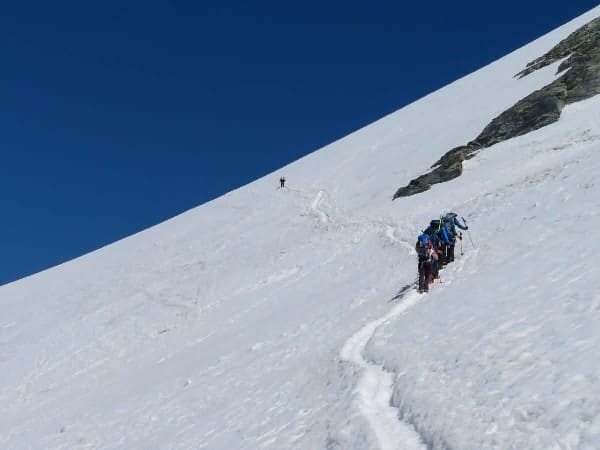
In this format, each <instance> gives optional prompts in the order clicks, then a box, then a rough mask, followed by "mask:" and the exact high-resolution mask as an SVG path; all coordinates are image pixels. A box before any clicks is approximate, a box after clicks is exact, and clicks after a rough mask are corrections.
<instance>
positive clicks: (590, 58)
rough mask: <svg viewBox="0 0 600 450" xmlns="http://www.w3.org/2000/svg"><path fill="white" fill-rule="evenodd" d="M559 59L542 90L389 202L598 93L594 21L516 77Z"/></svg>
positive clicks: (599, 47) (598, 24) (599, 58)
mask: <svg viewBox="0 0 600 450" xmlns="http://www.w3.org/2000/svg"><path fill="white" fill-rule="evenodd" d="M564 58H567V59H565V61H563V62H562V63H561V64H560V66H559V68H558V73H561V72H565V71H566V72H565V73H564V74H563V75H562V76H561V77H560V78H558V79H557V80H556V81H554V82H553V83H551V84H549V85H548V86H546V87H544V88H542V89H540V90H538V91H535V92H533V93H532V94H530V95H528V96H527V97H525V98H524V99H522V100H520V101H519V102H517V104H515V105H514V106H512V107H511V108H509V109H508V110H506V111H504V112H503V113H502V114H500V115H499V116H498V117H496V118H495V119H494V120H492V121H491V122H490V124H489V125H488V126H486V127H485V128H484V130H483V131H482V132H481V134H480V135H479V136H477V137H476V138H475V139H474V140H473V141H471V142H469V143H468V144H467V145H464V146H461V147H457V148H454V149H452V150H450V151H448V152H447V153H446V154H445V155H444V156H442V157H441V158H440V159H439V160H438V161H437V162H436V163H435V164H434V165H433V166H431V169H432V170H431V171H429V172H427V173H426V174H424V175H421V176H419V177H418V178H415V179H414V180H412V181H411V182H410V183H409V184H408V185H407V186H404V187H402V188H400V189H398V190H397V191H396V193H395V194H394V197H393V198H394V199H396V198H398V197H407V196H409V195H414V194H418V193H420V192H424V191H426V190H428V189H429V188H431V186H432V185H433V184H437V183H443V182H444V181H449V180H451V179H453V178H456V177H458V176H460V175H461V174H462V162H463V161H464V160H466V159H469V158H472V157H473V156H474V154H475V153H476V152H478V151H480V150H482V149H484V148H487V147H490V146H492V145H494V144H497V143H499V142H502V141H505V140H507V139H511V138H513V137H517V136H521V135H523V134H527V133H529V132H531V131H534V130H537V129H539V128H542V127H545V126H546V125H549V124H551V123H554V122H556V121H557V120H558V119H559V118H560V115H561V112H562V109H563V108H564V106H565V105H567V104H569V103H574V102H578V101H581V100H585V99H587V98H590V97H593V96H594V95H596V94H598V93H600V17H599V18H596V19H594V20H593V21H591V22H590V23H588V24H586V25H585V26H583V27H581V28H580V29H579V30H577V31H575V32H574V33H572V34H571V35H570V36H569V37H568V38H566V39H565V40H563V41H561V42H560V43H559V44H558V45H557V46H556V47H554V48H553V49H552V50H550V51H549V52H548V53H546V54H545V55H544V56H542V57H540V58H538V59H536V60H535V61H532V62H530V63H529V64H528V65H527V67H526V68H525V69H524V70H523V71H521V72H519V73H518V74H517V75H515V76H516V77H519V78H523V77H525V76H527V75H529V74H531V73H533V72H535V71H536V70H539V69H541V68H543V67H546V66H548V65H550V64H553V63H555V62H557V61H559V60H561V59H564Z"/></svg>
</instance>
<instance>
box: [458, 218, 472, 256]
mask: <svg viewBox="0 0 600 450" xmlns="http://www.w3.org/2000/svg"><path fill="white" fill-rule="evenodd" d="M461 219H462V220H463V222H464V224H465V225H466V226H467V227H469V224H468V223H467V221H466V220H465V218H464V217H461ZM466 232H467V235H468V236H469V240H470V241H471V245H472V246H473V248H475V244H474V243H473V238H472V237H471V232H470V231H469V230H466Z"/></svg>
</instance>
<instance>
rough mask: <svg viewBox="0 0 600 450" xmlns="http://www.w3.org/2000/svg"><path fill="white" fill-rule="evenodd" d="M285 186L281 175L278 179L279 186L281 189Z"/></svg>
mask: <svg viewBox="0 0 600 450" xmlns="http://www.w3.org/2000/svg"><path fill="white" fill-rule="evenodd" d="M284 187H285V177H281V178H280V179H279V188H280V189H283V188H284Z"/></svg>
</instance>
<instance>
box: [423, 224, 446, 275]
mask: <svg viewBox="0 0 600 450" xmlns="http://www.w3.org/2000/svg"><path fill="white" fill-rule="evenodd" d="M423 233H426V234H427V235H429V237H430V238H431V240H432V241H433V248H434V249H435V251H436V252H437V254H438V261H437V262H436V264H435V266H436V267H435V268H434V272H435V275H436V277H437V272H438V270H439V269H440V268H441V267H444V266H445V265H446V264H447V262H448V261H447V250H446V249H447V246H448V245H450V243H451V241H450V237H449V236H448V232H447V231H446V228H445V227H444V226H443V224H442V220H440V219H434V220H432V221H431V222H429V226H428V227H427V229H426V230H425V231H424V232H423Z"/></svg>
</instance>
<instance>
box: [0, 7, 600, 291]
mask: <svg viewBox="0 0 600 450" xmlns="http://www.w3.org/2000/svg"><path fill="white" fill-rule="evenodd" d="M596 4H597V0H596V1H585V0H578V1H577V2H567V1H564V0H560V1H558V0H527V1H522V0H521V1H516V0H504V1H502V2H485V1H477V2H474V1H453V2H439V1H436V0H430V1H427V2H418V1H417V2H404V1H397V0H396V1H369V2H367V1H364V2H348V1H344V2H341V1H326V0H321V1H318V2H317V1H312V0H310V1H301V2H300V1H299V2H285V1H256V2H253V1H214V2H206V1H168V0H164V1H160V2H155V1H151V0H150V1H143V2H142V1H126V2H124V1H109V0H106V1H102V2H85V1H84V2H82V1H60V0H58V1H56V2H48V1H43V2H42V1H40V2H28V1H26V0H25V1H18V2H17V1H7V2H3V7H2V14H1V15H0V50H1V55H2V60H1V64H0V68H1V70H0V77H1V78H0V79H1V82H0V171H1V173H0V195H1V199H2V220H1V221H0V239H1V242H2V252H1V254H0V256H1V258H0V261H1V262H0V284H2V283H6V282H8V281H11V280H15V279H17V278H21V277H23V276H25V275H28V274H31V273H35V272H37V271H39V270H42V269H44V268H47V267H50V266H53V265H56V264H58V263H60V262H64V261H66V260H69V259H71V258H74V257H76V256H79V255H82V254H84V253H87V252H89V251H91V250H94V249H96V248H99V247H101V246H103V245H106V244H108V243H111V242H114V241H115V240H118V239H120V238H123V237H125V236H128V235H130V234H132V233H135V232H137V231H140V230H142V229H144V228H147V227H149V226H151V225H154V224H156V223H158V222H161V221H163V220H165V219H168V218H170V217H172V216H174V215H177V214H178V213H181V212H183V211H185V210H187V209H190V208H192V207H194V206H197V205H199V204H201V203H204V202H206V201H208V200H211V199H213V198H215V197H217V196H219V195H221V194H223V193H225V192H227V191H230V190H231V189H234V188H236V187H239V186H240V185H243V184H246V183H248V182H250V181H252V180H254V179H256V178H258V177H260V176H263V175H265V174H267V173H269V172H271V171H273V170H275V169H277V168H279V167H281V166H283V165H285V164H287V163H289V162H291V161H293V160H296V159H298V158H299V157H301V156H303V155H305V154H307V153H310V152H311V151H314V150H316V149H318V148H319V147H322V146H323V145H326V144H328V143H329V142H331V141H333V140H336V139H338V138H340V137H343V136H345V135H347V134H349V133H350V132H352V131H354V130H356V129H358V128H360V127H362V126H364V125H367V124H368V123H370V122H373V121H375V120H377V119H378V118H380V117H382V116H384V115H386V114H388V113H390V112H392V111H395V110H396V109H399V108H400V107H402V106H404V105H406V104H407V103H410V102H412V101H414V100H416V99H418V98H420V97H422V96H423V95H425V94H427V93H429V92H431V91H433V90H435V89H437V88H440V87H442V86H443V85H445V84H447V83H449V82H451V81H454V80H455V79H457V78H459V77H461V76H463V75H466V74H468V73H470V72H472V71H474V70H476V69H478V68H479V67H481V66H483V65H485V64H487V63H489V62H492V61H493V60H495V59H497V58H498V57H501V56H503V55H505V54H506V53H508V52H510V51H512V50H514V49H516V48H519V47H520V46H522V45H524V44H526V43H527V42H529V41H531V40H533V39H534V38H536V37H538V36H540V35H542V34H544V33H546V32H548V31H550V30H552V29H553V28H555V27H556V26H559V25H561V24H563V23H564V22H566V21H568V20H569V19H571V18H573V17H576V16H578V15H579V14H581V13H583V12H585V11H587V10H589V9H591V8H592V7H594V6H596ZM276 181H277V180H276V179H274V180H273V183H274V185H275V183H276ZM392 194H393V193H392V192H390V197H391V195H392Z"/></svg>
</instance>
